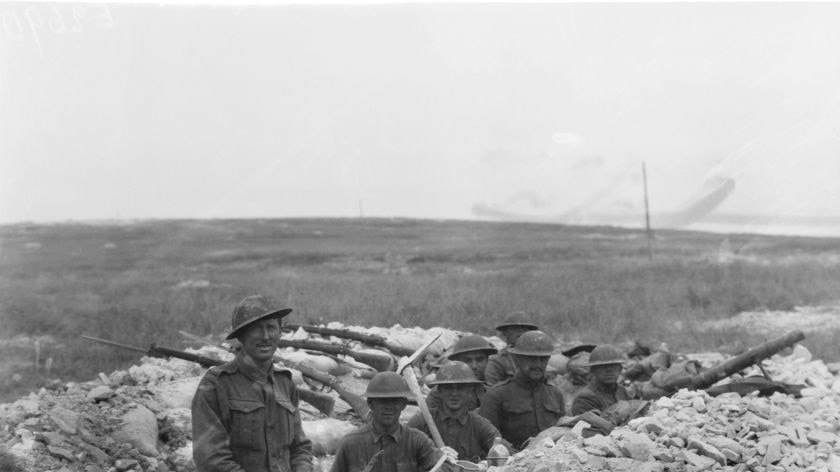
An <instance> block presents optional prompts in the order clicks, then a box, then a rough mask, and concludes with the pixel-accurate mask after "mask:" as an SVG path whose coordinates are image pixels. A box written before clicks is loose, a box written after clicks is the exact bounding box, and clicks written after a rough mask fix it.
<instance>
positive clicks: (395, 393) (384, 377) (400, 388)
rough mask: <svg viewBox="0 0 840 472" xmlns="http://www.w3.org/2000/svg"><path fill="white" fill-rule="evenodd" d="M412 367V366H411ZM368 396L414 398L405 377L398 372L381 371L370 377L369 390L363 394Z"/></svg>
mask: <svg viewBox="0 0 840 472" xmlns="http://www.w3.org/2000/svg"><path fill="white" fill-rule="evenodd" d="M409 368H410V367H409ZM362 397H367V398H413V397H414V394H413V393H411V390H410V389H409V388H408V383H406V381H405V379H404V378H402V376H400V374H398V373H396V372H379V373H377V374H376V375H374V376H373V377H372V378H371V379H370V383H369V384H368V386H367V390H365V393H363V394H362Z"/></svg>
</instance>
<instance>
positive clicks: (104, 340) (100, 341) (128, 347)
mask: <svg viewBox="0 0 840 472" xmlns="http://www.w3.org/2000/svg"><path fill="white" fill-rule="evenodd" d="M79 336H80V337H82V338H85V339H87V340H89V341H96V342H98V343H101V344H107V345H108V346H114V347H121V348H123V349H131V350H132V351H137V352H142V353H145V354H148V353H149V350H148V349H143V348H142V347H137V346H129V345H128V344H121V343H118V342H115V341H108V340H107V339H101V338H95V337H93V336H85V335H84V334H80V335H79Z"/></svg>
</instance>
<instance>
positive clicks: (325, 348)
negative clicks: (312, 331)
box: [279, 339, 396, 372]
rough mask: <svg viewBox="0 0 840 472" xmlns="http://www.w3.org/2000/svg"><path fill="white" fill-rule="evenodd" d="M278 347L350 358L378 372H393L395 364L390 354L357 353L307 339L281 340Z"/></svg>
mask: <svg viewBox="0 0 840 472" xmlns="http://www.w3.org/2000/svg"><path fill="white" fill-rule="evenodd" d="M279 345H280V347H293V348H295V349H303V350H307V351H321V352H325V353H327V354H340V355H344V356H349V357H352V358H353V359H356V360H357V361H359V362H361V363H362V364H367V365H369V366H371V367H373V368H374V369H376V370H377V371H379V372H387V371H393V370H394V368H395V367H396V362H395V361H394V358H393V357H391V355H390V354H388V353H386V352H383V353H382V354H381V355H380V354H371V353H368V352H359V351H355V350H353V349H350V348H348V347H347V346H345V345H343V344H333V343H330V342H322V341H311V340H307V339H297V340H292V339H281V340H280V343H279Z"/></svg>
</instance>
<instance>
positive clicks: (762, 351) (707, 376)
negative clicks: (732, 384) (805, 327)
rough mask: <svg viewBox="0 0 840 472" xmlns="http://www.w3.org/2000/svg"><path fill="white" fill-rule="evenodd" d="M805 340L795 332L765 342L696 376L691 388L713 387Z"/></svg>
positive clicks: (800, 333) (800, 332)
mask: <svg viewBox="0 0 840 472" xmlns="http://www.w3.org/2000/svg"><path fill="white" fill-rule="evenodd" d="M803 339H805V335H804V334H803V333H802V331H799V330H795V331H791V332H789V333H788V334H786V335H784V336H780V337H778V338H776V339H771V340H769V341H766V342H763V343H761V344H759V345H758V346H756V347H754V348H752V349H750V350H748V351H747V352H745V353H743V354H739V355H737V356H735V357H733V358H732V359H729V360H728V361H726V362H724V363H722V364H718V365H716V366H714V367H712V368H711V369H709V370H706V371H704V372H701V373H699V374H697V375H695V376H694V378H692V379H691V388H692V389H696V390H699V389H704V388H707V387H711V386H712V385H714V384H716V383H717V382H718V381H719V380H722V379H724V378H726V377H729V376H730V375H732V374H734V373H736V372H738V371H740V370H743V369H746V368H747V367H749V366H751V365H753V364H758V363H760V362H761V361H762V360H764V359H766V358H768V357H770V356H772V355H774V354H776V353H777V352H779V351H781V350H782V349H784V348H786V347H789V346H792V345H794V344H796V343H798V342H799V341H802V340H803Z"/></svg>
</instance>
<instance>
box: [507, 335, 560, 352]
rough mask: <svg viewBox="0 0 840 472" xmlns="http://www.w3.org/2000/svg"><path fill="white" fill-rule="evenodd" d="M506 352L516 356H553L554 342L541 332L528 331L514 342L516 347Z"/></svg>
mask: <svg viewBox="0 0 840 472" xmlns="http://www.w3.org/2000/svg"><path fill="white" fill-rule="evenodd" d="M508 352H509V353H511V354H516V355H518V356H532V357H542V356H551V355H552V354H554V342H553V341H552V340H551V338H550V337H549V336H548V335H547V334H545V333H543V332H542V331H528V332H526V333H523V334H522V336H520V337H519V339H517V340H516V345H515V346H513V347H512V348H510V349H508Z"/></svg>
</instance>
